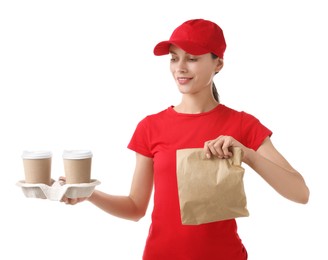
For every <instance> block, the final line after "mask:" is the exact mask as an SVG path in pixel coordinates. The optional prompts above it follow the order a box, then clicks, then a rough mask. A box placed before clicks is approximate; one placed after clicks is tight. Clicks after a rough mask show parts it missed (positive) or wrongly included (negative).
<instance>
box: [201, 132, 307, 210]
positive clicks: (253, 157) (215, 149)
mask: <svg viewBox="0 0 328 260" xmlns="http://www.w3.org/2000/svg"><path fill="white" fill-rule="evenodd" d="M230 146H239V147H241V148H242V150H243V152H244V156H243V162H245V163H246V164H247V165H249V166H250V167H251V168H252V169H253V170H254V171H255V172H257V173H258V174H259V175H260V176H261V177H262V178H263V179H264V180H265V181H266V182H267V183H268V184H269V185H270V186H271V187H273V188H274V189H275V190H276V191H277V192H278V193H279V194H281V195H282V196H284V197H285V198H287V199H289V200H292V201H294V202H297V203H303V204H306V203H307V202H308V200H309V193H310V192H309V189H308V187H307V186H306V183H305V181H304V179H303V177H302V175H301V174H300V173H299V172H298V171H296V170H295V169H294V168H293V167H292V166H291V165H290V164H289V162H288V161H287V160H286V159H285V158H284V157H283V156H282V155H281V154H280V153H279V152H278V151H277V149H276V148H275V147H274V146H273V144H272V142H271V140H270V138H269V137H267V138H266V139H265V140H264V141H263V143H262V145H261V146H260V147H259V148H258V150H257V151H254V150H252V149H250V148H247V147H245V146H244V145H242V144H241V143H239V142H238V141H236V140H235V139H234V138H232V137H230V136H220V137H218V138H217V139H215V140H211V141H208V142H206V143H205V147H204V149H205V152H206V154H209V156H211V155H215V156H218V157H219V158H228V157H229V156H231V155H232V154H231V152H230V151H229V147H230Z"/></svg>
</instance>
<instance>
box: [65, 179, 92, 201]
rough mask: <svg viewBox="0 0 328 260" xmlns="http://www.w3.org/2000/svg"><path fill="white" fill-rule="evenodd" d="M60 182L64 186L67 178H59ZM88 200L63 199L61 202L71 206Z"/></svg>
mask: <svg viewBox="0 0 328 260" xmlns="http://www.w3.org/2000/svg"><path fill="white" fill-rule="evenodd" d="M59 182H60V184H61V185H64V184H65V183H66V178H65V177H64V176H60V177H59ZM86 199H87V198H67V197H65V196H64V197H63V198H62V199H61V200H60V202H64V203H65V204H69V205H75V204H77V203H79V202H82V201H85V200H86Z"/></svg>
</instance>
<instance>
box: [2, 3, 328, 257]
mask: <svg viewBox="0 0 328 260" xmlns="http://www.w3.org/2000/svg"><path fill="white" fill-rule="evenodd" d="M325 6H326V4H325V1H324V0H322V1H320V0H311V1H304V0H294V1H286V0H278V1H261V0H258V1H256V0H250V1H244V0H239V1H231V0H226V1H212V0H202V1H199V0H188V1H187V0H183V1H182V0H181V1H174V2H172V3H170V2H163V1H162V2H158V1H151V0H149V1H146V0H139V1H133V0H129V1H97V0H94V1H83V0H79V1H69V0H65V1H62V0H57V1H49V0H42V1H30V0H25V1H17V0H7V1H5V0H2V1H1V2H0V47H1V48H0V115H1V117H0V120H1V127H0V145H1V149H0V174H1V176H2V182H1V184H2V187H1V189H0V201H1V204H0V207H1V215H0V220H1V221H0V239H1V250H0V259H34V260H37V259H44V257H45V256H46V258H47V259H49V260H51V259H69V258H72V259H98V260H102V259H115V260H121V259H122V260H126V259H129V260H139V259H141V256H142V251H143V247H144V243H145V239H146V236H147V232H148V227H149V224H150V214H151V209H152V203H151V204H150V207H149V210H148V212H147V215H146V216H145V217H144V218H143V219H142V220H140V221H139V222H137V223H136V222H131V221H127V220H123V219H118V218H115V217H112V216H110V215H107V214H106V213H104V212H102V211H101V210H99V209H98V208H96V207H94V206H92V205H91V204H90V203H89V202H85V203H81V204H79V205H76V206H68V205H65V204H63V203H59V202H55V201H49V200H41V199H29V198H25V196H24V194H23V193H22V191H21V190H20V188H19V187H18V186H16V182H17V181H19V180H22V179H23V178H24V175H23V166H22V161H21V157H20V156H21V153H22V151H23V150H26V149H38V150H39V149H42V150H44V149H48V150H51V151H52V152H53V162H52V177H53V178H54V179H57V178H58V177H59V176H61V175H63V164H62V159H61V154H62V151H63V150H64V149H79V148H81V149H91V150H92V151H93V154H94V157H93V165H92V174H93V178H95V179H98V180H100V181H101V184H100V186H98V188H99V189H101V190H103V191H106V192H109V193H112V194H127V193H128V192H129V187H130V181H131V176H132V173H133V169H134V156H135V155H134V153H133V152H131V151H130V150H128V149H127V148H126V146H127V144H128V142H129V140H130V138H131V135H132V133H133V131H134V129H135V127H136V124H137V123H138V122H139V120H141V119H142V118H143V117H144V116H145V115H147V114H151V113H155V112H158V111H160V110H162V109H165V108H167V107H168V106H170V105H175V104H177V103H178V102H179V100H180V94H179V92H178V91H177V89H176V86H175V84H174V82H173V80H172V78H171V75H170V73H169V59H168V57H166V56H165V57H155V56H154V55H153V53H152V51H153V47H154V45H155V44H156V43H157V42H159V41H161V40H166V39H168V38H169V36H170V34H171V32H172V30H173V29H174V28H175V27H176V26H178V25H180V24H181V23H182V22H184V21H185V20H187V19H191V18H205V19H210V20H213V21H215V22H217V23H218V24H219V25H220V26H221V27H222V28H223V30H224V32H225V36H226V41H227V45H228V47H227V51H226V54H225V67H224V68H223V70H222V72H220V74H219V75H217V76H216V78H215V82H216V85H217V87H218V90H219V93H220V97H221V101H222V103H224V104H225V105H228V106H230V107H233V108H235V109H237V110H244V111H246V112H249V113H251V114H253V115H255V116H256V117H258V118H259V119H260V120H261V121H262V123H264V124H265V125H266V126H267V127H269V128H270V129H271V130H273V132H274V134H273V136H272V141H273V143H274V144H275V145H276V147H277V148H278V150H279V151H280V152H281V153H282V154H283V155H284V156H285V157H286V158H287V159H288V160H289V161H290V163H291V164H292V165H293V166H294V167H295V168H296V169H297V170H299V171H300V172H301V173H302V175H303V176H304V178H305V179H306V181H307V184H308V186H309V187H310V190H311V197H310V201H309V203H308V204H307V205H300V204H296V203H293V202H291V201H288V200H286V199H284V198H282V197H281V196H280V195H278V194H277V193H276V192H275V191H274V190H273V189H272V188H271V187H270V186H269V185H267V184H266V183H265V182H264V181H263V180H262V179H261V178H260V177H259V176H258V175H257V174H256V173H255V172H253V171H252V170H250V169H248V168H246V175H245V188H246V193H247V196H248V209H249V211H250V217H248V218H242V219H238V225H239V234H240V237H241V238H242V240H243V242H244V244H245V246H246V248H247V250H248V252H249V255H250V257H249V259H250V260H271V259H272V260H273V259H274V260H276V259H279V260H291V259H292V260H294V259H297V260H301V259H304V260H309V259H311V260H312V259H320V260H321V259H328V253H327V248H326V247H327V243H326V242H327V240H326V235H327V232H328V227H327V220H326V216H327V215H326V212H327V188H326V187H327V180H328V179H327V174H328V172H327V135H326V133H327V130H328V129H327V124H326V120H327V109H328V107H327V98H326V95H325V94H326V91H327V85H328V80H327V61H328V53H327V46H328V40H327V31H328V30H327V24H328V18H327V15H326V7H325ZM168 228H169V227H168Z"/></svg>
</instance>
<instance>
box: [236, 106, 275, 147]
mask: <svg viewBox="0 0 328 260" xmlns="http://www.w3.org/2000/svg"><path fill="white" fill-rule="evenodd" d="M241 127H242V130H241V132H242V143H243V144H244V145H246V146H247V147H249V148H251V149H253V150H255V151H256V150H257V149H258V148H259V147H260V146H261V144H262V143H263V141H264V139H265V138H267V137H270V136H271V135H272V131H271V130H270V129H268V128H267V127H266V126H264V125H263V124H262V123H261V122H260V120H259V119H257V118H256V117H254V116H253V115H250V114H248V113H246V112H242V126H241Z"/></svg>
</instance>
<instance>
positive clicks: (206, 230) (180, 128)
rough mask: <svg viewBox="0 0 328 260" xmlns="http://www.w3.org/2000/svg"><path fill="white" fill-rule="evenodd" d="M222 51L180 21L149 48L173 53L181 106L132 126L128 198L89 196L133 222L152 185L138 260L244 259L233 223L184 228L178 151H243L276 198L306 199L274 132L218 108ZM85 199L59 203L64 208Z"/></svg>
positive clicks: (214, 34) (213, 29)
mask: <svg viewBox="0 0 328 260" xmlns="http://www.w3.org/2000/svg"><path fill="white" fill-rule="evenodd" d="M225 48H226V43H225V39H224V35H223V32H222V30H221V28H220V27H219V26H218V25H217V24H215V23H213V22H211V21H208V20H204V19H194V20H189V21H186V22H184V23H183V24H181V25H180V26H179V27H177V28H176V29H175V30H174V32H173V33H172V35H171V37H170V39H169V40H168V41H163V42H160V43H159V44H157V45H156V46H155V48H154V54H155V55H166V54H170V55H171V64H170V69H171V72H172V75H173V78H174V79H175V82H176V84H177V86H178V89H179V91H180V92H181V94H182V99H181V102H180V103H179V104H178V105H176V106H171V107H169V108H167V109H165V110H163V111H161V112H159V113H157V114H153V115H149V116H147V117H145V118H144V119H143V120H141V121H140V122H139V124H138V126H137V127H136V130H135V132H134V134H133V136H132V139H131V141H130V143H129V145H128V147H129V148H130V149H131V150H133V151H135V152H136V167H135V172H134V176H133V180H132V184H131V190H130V194H129V195H128V196H114V195H109V194H107V193H104V192H101V191H98V190H95V191H94V192H93V194H92V195H91V196H90V197H89V198H87V200H88V201H90V202H91V203H93V204H94V205H96V206H97V207H99V208H101V209H102V210H104V211H106V212H107V213H109V214H111V215H114V216H117V217H121V218H125V219H129V220H134V221H138V220H139V219H140V218H142V217H143V216H144V215H145V213H146V210H147V207H148V202H149V199H150V197H151V193H152V190H153V186H154V209H153V212H152V224H151V227H150V230H149V235H148V239H147V241H146V245H145V249H144V254H143V259H144V260H149V259H151V260H161V259H163V260H168V259H170V260H171V259H173V260H175V259H177V260H182V259H188V260H192V259H202V260H203V259H206V260H211V259H216V260H217V259H224V260H230V259H231V260H245V259H247V252H246V249H245V248H244V246H243V244H242V242H241V239H240V238H239V236H238V233H237V226H236V221H235V219H229V220H224V221H217V222H212V223H208V224H201V225H182V223H181V218H180V208H179V199H178V189H177V176H176V151H177V150H178V149H183V148H197V147H204V153H205V155H206V156H207V158H210V157H212V156H217V157H219V158H229V157H231V156H232V154H231V152H230V150H231V149H229V148H231V147H234V146H238V147H240V148H241V149H242V150H243V159H242V160H243V163H246V164H247V165H249V166H250V167H251V168H252V169H253V170H254V171H255V172H257V173H258V174H259V175H260V176H261V177H262V178H263V179H264V180H265V181H267V182H268V183H269V184H270V185H271V186H272V187H273V188H274V189H275V190H276V191H277V192H278V193H279V194H281V195H282V196H284V197H286V198H287V199H289V200H292V201H295V202H297V203H303V204H305V203H307V201H308V198H309V190H308V188H307V186H306V184H305V182H304V180H303V178H302V176H301V174H300V173H298V172H297V171H296V170H295V169H294V168H293V167H292V166H291V165H290V164H289V163H288V161H287V160H286V159H285V158H284V157H283V156H282V155H281V154H280V153H279V152H278V151H277V150H276V149H275V147H274V146H273V144H272V142H271V140H270V136H271V134H272V132H271V131H270V130H269V129H268V128H266V127H265V126H264V125H262V124H261V123H260V121H259V120H258V119H257V118H255V117H254V116H252V115H250V114H248V113H245V112H239V111H236V110H233V109H231V108H229V107H227V106H225V105H223V104H220V102H219V98H218V95H217V91H216V87H215V85H214V83H213V77H214V76H215V74H217V73H218V72H219V71H220V70H221V69H222V67H223V55H224V51H225ZM83 200H85V198H81V199H67V198H64V199H63V201H64V202H66V203H67V204H76V203H78V202H80V201H83Z"/></svg>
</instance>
